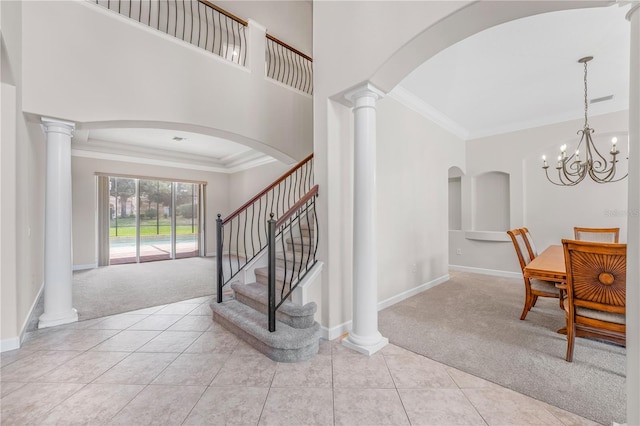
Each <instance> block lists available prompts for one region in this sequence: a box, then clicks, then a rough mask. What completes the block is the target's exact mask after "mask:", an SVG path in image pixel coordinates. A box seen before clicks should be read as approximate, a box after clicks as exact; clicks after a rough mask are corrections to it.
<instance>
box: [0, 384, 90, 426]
mask: <svg viewBox="0 0 640 426" xmlns="http://www.w3.org/2000/svg"><path fill="white" fill-rule="evenodd" d="M83 386H84V385H79V384H73V383H29V384H27V385H25V386H23V387H21V388H20V389H18V390H16V391H15V392H11V393H10V394H9V395H7V396H6V397H4V398H2V408H1V412H0V418H2V424H3V425H4V424H6V425H18V424H20V425H22V424H34V422H35V421H36V420H37V419H38V418H40V417H41V416H42V415H44V414H45V413H46V412H47V411H49V410H51V409H52V408H53V407H55V406H56V405H58V404H60V403H61V402H62V401H64V400H65V399H67V398H69V397H70V396H71V395H73V394H74V393H76V392H77V391H79V390H80V389H81V388H82V387H83ZM35 424H37V423H35Z"/></svg>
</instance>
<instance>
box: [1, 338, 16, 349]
mask: <svg viewBox="0 0 640 426" xmlns="http://www.w3.org/2000/svg"><path fill="white" fill-rule="evenodd" d="M19 348H20V339H19V338H18V337H12V338H10V339H2V340H0V352H7V351H12V350H14V349H19Z"/></svg>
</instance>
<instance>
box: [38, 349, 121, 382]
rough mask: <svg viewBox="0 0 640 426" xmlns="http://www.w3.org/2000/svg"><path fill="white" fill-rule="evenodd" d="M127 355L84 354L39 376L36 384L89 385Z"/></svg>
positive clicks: (115, 353)
mask: <svg viewBox="0 0 640 426" xmlns="http://www.w3.org/2000/svg"><path fill="white" fill-rule="evenodd" d="M127 355H128V354H127V353H126V352H85V353H83V354H81V355H78V356H77V357H75V358H73V359H71V360H69V361H67V362H65V363H64V364H62V365H61V366H59V367H56V368H55V369H54V370H52V371H51V372H49V373H47V374H45V375H43V376H40V377H39V378H38V382H45V383H91V382H92V381H93V380H94V379H95V378H96V377H98V376H100V375H101V374H102V373H104V372H105V371H107V370H108V369H110V368H111V367H113V366H114V365H116V364H117V363H119V362H120V361H122V360H123V359H124V358H125V357H126V356H127Z"/></svg>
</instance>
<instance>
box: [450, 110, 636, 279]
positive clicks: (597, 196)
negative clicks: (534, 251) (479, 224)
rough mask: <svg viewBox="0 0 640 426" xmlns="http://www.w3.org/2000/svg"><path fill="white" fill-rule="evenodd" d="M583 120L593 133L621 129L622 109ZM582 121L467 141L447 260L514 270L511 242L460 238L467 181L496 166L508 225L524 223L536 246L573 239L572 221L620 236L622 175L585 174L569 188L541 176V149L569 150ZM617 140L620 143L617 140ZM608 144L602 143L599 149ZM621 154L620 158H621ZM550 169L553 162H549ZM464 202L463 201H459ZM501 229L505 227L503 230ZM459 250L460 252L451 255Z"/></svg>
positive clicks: (467, 223)
mask: <svg viewBox="0 0 640 426" xmlns="http://www.w3.org/2000/svg"><path fill="white" fill-rule="evenodd" d="M589 122H590V124H591V126H592V127H593V128H595V129H596V131H597V133H608V132H612V131H626V130H627V129H628V112H627V111H621V112H618V113H612V114H606V115H600V116H595V117H590V118H589ZM582 124H583V121H582V120H572V121H567V122H563V123H557V124H553V125H549V126H543V127H538V128H533V129H526V130H521V131H517V132H511V133H506V134H501V135H495V136H490V137H486V138H481V139H476V140H471V141H467V144H466V157H467V174H466V175H465V176H464V177H463V178H462V185H463V197H466V200H463V231H461V232H451V233H450V247H449V249H450V251H449V253H450V258H451V264H454V265H461V266H468V267H474V268H481V269H493V270H500V271H511V272H519V271H520V267H519V265H518V262H517V259H516V256H515V253H514V252H513V247H512V243H511V242H510V241H509V240H507V241H506V242H495V241H491V242H488V241H478V240H469V239H467V238H465V233H464V231H465V230H470V229H471V223H472V220H471V219H470V218H471V217H472V216H473V211H472V205H473V203H471V202H470V200H469V199H470V198H471V196H472V195H471V190H470V186H471V180H472V178H473V177H474V176H477V175H479V174H482V173H485V172H488V171H500V172H504V173H508V174H509V177H510V200H511V205H510V211H511V218H510V224H509V229H513V228H519V227H523V226H526V227H527V228H529V230H530V231H531V233H532V236H533V238H534V240H535V243H536V246H537V248H538V250H539V251H541V250H543V249H545V248H546V247H548V246H549V245H552V244H560V243H561V239H562V238H573V227H574V226H591V227H619V228H620V232H621V241H622V242H624V240H625V238H626V232H627V220H626V210H627V180H624V181H621V182H618V183H610V184H604V185H602V184H597V183H595V182H593V181H591V180H590V179H585V180H584V181H583V182H582V183H580V184H579V185H577V186H575V187H558V186H554V185H552V184H551V183H550V182H548V181H547V179H546V177H545V175H544V171H543V170H542V160H541V157H542V155H543V154H546V155H547V158H551V159H553V158H555V156H556V155H557V153H558V152H559V146H560V145H561V144H562V143H565V142H566V143H568V144H569V151H571V149H574V150H575V146H576V145H577V142H578V136H577V135H576V131H577V130H578V129H581V128H582ZM620 145H623V143H621V144H620ZM609 148H610V146H608V145H605V146H604V149H603V150H604V151H608V149H609ZM622 149H623V152H624V153H625V155H624V156H621V157H623V158H622V159H621V162H626V159H625V158H624V157H626V146H625V147H624V148H622ZM549 164H550V170H553V171H554V172H555V170H554V169H553V167H554V166H555V163H554V162H553V161H549ZM465 201H466V202H465ZM504 231H506V229H505V230H504ZM458 248H460V249H462V255H457V254H455V251H456V249H458Z"/></svg>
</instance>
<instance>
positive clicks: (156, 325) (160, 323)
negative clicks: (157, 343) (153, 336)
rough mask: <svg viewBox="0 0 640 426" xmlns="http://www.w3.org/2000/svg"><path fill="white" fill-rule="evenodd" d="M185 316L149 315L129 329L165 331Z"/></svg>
mask: <svg viewBox="0 0 640 426" xmlns="http://www.w3.org/2000/svg"><path fill="white" fill-rule="evenodd" d="M183 316H184V315H157V314H154V315H149V316H148V317H146V318H145V319H143V320H142V321H139V322H137V323H135V324H133V325H132V326H131V327H129V330H158V331H164V330H166V329H167V328H169V327H171V326H172V325H173V324H175V323H176V322H178V321H179V320H180V318H182V317H183Z"/></svg>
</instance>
